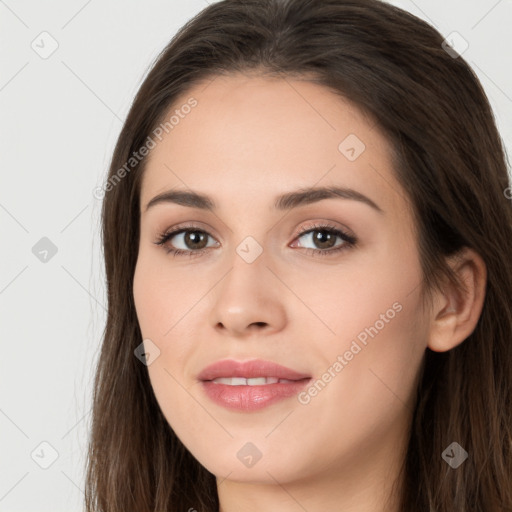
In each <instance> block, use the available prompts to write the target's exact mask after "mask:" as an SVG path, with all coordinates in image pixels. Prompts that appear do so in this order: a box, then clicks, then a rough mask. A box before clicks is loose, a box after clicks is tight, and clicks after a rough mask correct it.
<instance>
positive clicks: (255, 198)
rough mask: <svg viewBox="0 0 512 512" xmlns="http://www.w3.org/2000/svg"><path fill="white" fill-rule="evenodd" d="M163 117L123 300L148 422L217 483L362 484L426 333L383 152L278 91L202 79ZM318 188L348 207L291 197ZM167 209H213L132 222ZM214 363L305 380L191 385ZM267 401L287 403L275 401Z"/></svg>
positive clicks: (405, 226)
mask: <svg viewBox="0 0 512 512" xmlns="http://www.w3.org/2000/svg"><path fill="white" fill-rule="evenodd" d="M191 98H194V99H193V100H192V99H191ZM186 105H189V106H190V105H191V106H190V107H187V106H186ZM176 110H177V112H176ZM171 115H174V118H173V120H172V121H171V122H170V124H168V125H167V128H166V129H163V130H160V131H159V132H157V133H158V134H159V136H160V138H161V141H160V140H159V139H158V137H155V136H152V137H153V140H154V142H155V143H156V144H155V145H154V147H153V149H152V150H151V153H150V155H149V159H148V162H147V167H146V170H145V175H144V179H143V183H142V189H141V224H140V228H141V232H140V244H139V254H138V260H137V266H136V270H135V277H134V289H133V293H134V298H135V305H136V310H137V317H138V321H139V324H140V328H141V332H142V336H143V339H144V340H145V341H144V348H145V349H146V351H147V352H148V353H149V354H150V355H149V359H148V361H149V365H148V371H149V377H150V380H151V384H152V386H153V389H154V392H155V395H156V398H157V400H158V403H159V405H160V407H161V410H162V412H163V414H164V415H165V417H166V419H167V421H168V422H169V424H170V426H171V427H172V429H173V430H174V432H175V433H176V434H177V436H178V437H179V438H180V439H181V441H182V442H183V444H184V445H185V446H186V447H187V448H188V450H189V451H190V452H191V453H192V454H193V455H194V456H195V457H196V458H197V459H198V461H199V462H200V463H201V464H202V465H203V466H205V467H206V468H207V469H208V470H209V471H210V472H212V473H214V474H215V475H217V476H218V477H219V478H224V477H227V476H228V475H229V477H228V479H229V480H238V481H246V482H249V481H250V482H269V483H276V482H279V483H281V484H284V483H286V482H292V481H297V480H303V479H312V478H316V477H318V476H321V475H322V473H324V472H325V473H327V472H328V473H329V475H333V474H334V473H333V472H335V473H336V474H337V475H343V476H344V478H346V479H347V481H350V479H358V480H359V481H360V479H361V478H362V477H363V478H368V479H370V478H373V477H372V474H374V473H375V474H377V471H378V468H383V467H388V466H389V464H390V461H392V460H397V458H398V457H399V455H400V448H401V446H402V444H401V443H403V440H404V437H405V432H406V429H407V427H408V421H409V418H410V414H411V411H412V407H413V402H412V400H413V398H412V397H413V392H414V386H415V384H416V379H417V375H418V371H419V368H420V364H421V361H422V357H423V354H424V351H425V348H426V346H427V334H428V333H427V326H428V322H427V321H426V320H427V319H426V318H425V317H424V313H423V312H422V308H421V301H420V281H421V269H420V262H419V254H418V247H417V239H416V234H415V228H414V224H413V220H412V213H411V210H410V206H409V205H408V203H407V202H406V199H405V194H404V192H403V190H402V189H401V187H400V185H399V184H398V182H397V181H396V180H395V178H394V176H393V169H392V166H391V160H390V153H389V146H388V144H387V141H386V139H385V138H384V137H383V135H382V134H381V133H379V130H378V128H377V127H374V126H373V125H372V123H371V122H370V121H369V120H368V119H367V118H365V117H364V116H363V115H362V114H361V113H360V112H359V111H358V110H357V109H356V108H354V107H353V106H352V105H351V104H349V103H347V102H345V101H343V100H342V99H340V97H338V96H336V95H334V94H333V93H331V92H329V91H328V90H326V89H325V88H323V87H322V86H319V85H316V84H313V83H309V82H305V81H295V80H292V79H286V80H285V79H266V78H250V77H247V76H242V75H232V76H229V77H216V78H215V79H214V80H213V81H211V82H204V83H202V84H201V85H199V86H195V87H194V88H193V89H191V90H190V91H188V92H187V94H185V95H183V96H182V97H181V98H180V99H179V101H177V102H176V104H175V105H174V107H173V112H170V113H169V115H168V116H167V118H166V121H167V120H169V118H170V117H171ZM160 133H163V136H162V135H160ZM324 187H325V188H331V187H337V188H339V189H350V190H351V191H352V192H346V193H342V192H339V193H338V194H335V193H331V194H323V195H322V194H316V195H315V194H311V195H302V192H304V191H306V190H308V189H310V188H311V189H313V188H315V189H316V188H324ZM166 192H172V193H177V192H183V193H186V194H200V195H201V196H208V197H209V198H210V201H211V203H212V204H211V205H210V208H205V207H204V206H205V205H204V204H202V202H200V201H192V199H191V196H185V195H182V196H181V199H179V198H178V199H176V200H175V201H173V200H172V198H171V197H170V195H169V197H167V200H165V199H162V198H160V199H161V200H159V201H154V202H153V204H152V205H151V206H150V207H149V208H148V207H147V206H148V203H149V202H150V201H151V200H153V199H154V198H155V197H156V196H159V195H161V194H164V193H166ZM298 192H300V193H299V194H298V195H296V194H297V193H298ZM282 196H284V197H285V199H281V200H280V199H279V198H280V197H282ZM363 196H364V197H363ZM175 197H177V196H175ZM203 202H204V201H203ZM276 204H277V207H276ZM185 227H186V228H188V229H189V231H185V232H181V233H178V234H175V235H174V236H173V237H171V238H170V239H168V240H167V241H166V242H165V244H163V245H157V244H156V242H157V241H158V240H159V237H160V235H162V234H164V233H169V232H171V231H176V230H178V229H177V228H180V229H183V228H185ZM326 229H327V231H326ZM329 230H330V231H329ZM333 230H338V231H333ZM178 231H179V230H178ZM302 231H303V232H304V233H302V234H301V232H302ZM339 233H342V235H340V234H339ZM343 233H346V234H347V235H348V236H349V237H352V239H350V238H344V235H343ZM354 239H355V243H353V244H352V243H351V242H350V240H352V241H354ZM173 249H178V250H181V251H182V254H178V255H174V254H173V253H172V252H169V251H171V250H173ZM201 249H204V250H203V251H202V252H199V251H201ZM141 341H142V340H141ZM226 359H229V360H235V361H238V362H244V361H248V360H253V359H259V360H264V361H270V362H273V363H277V364H279V365H281V366H284V367H287V368H289V369H292V370H294V371H295V372H298V373H299V374H301V375H303V376H306V377H309V381H305V380H304V381H301V382H299V383H297V382H295V383H283V382H278V383H274V384H271V383H267V384H263V383H264V382H266V381H250V383H249V384H253V385H254V386H253V387H252V388H251V387H250V386H249V384H246V385H241V386H238V387H236V386H233V385H229V382H228V381H224V382H225V383H224V384H219V383H216V382H210V383H207V384H205V383H204V382H203V381H202V380H200V378H199V375H200V373H201V372H202V370H203V369H204V368H205V367H207V366H209V365H211V364H212V363H215V362H217V361H221V360H226ZM141 364H142V363H141ZM226 372H227V373H230V374H229V375H220V376H221V377H226V378H229V377H233V376H237V375H234V373H235V372H234V371H232V370H224V373H226ZM262 372H263V373H264V372H267V373H269V374H270V373H272V372H271V370H265V369H263V370H262ZM220 373H222V371H221V372H220ZM218 376H219V375H218ZM254 376H255V374H253V375H252V377H254ZM260 376H261V375H260ZM238 377H240V375H238ZM267 377H272V375H267ZM276 378H278V377H276ZM281 378H283V377H282V376H281ZM230 382H231V384H235V383H238V384H240V383H243V382H245V381H230ZM270 382H272V381H270ZM215 386H220V387H218V388H215ZM265 386H270V387H265ZM282 389H285V390H286V393H288V394H291V395H290V396H278V397H277V398H276V397H275V396H274V393H277V394H278V395H279V390H282ZM276 390H277V391H276ZM216 391H217V393H215V392H216ZM286 393H285V394H286ZM213 395H216V396H217V399H213V398H212V397H213ZM219 396H220V398H219ZM269 396H273V397H274V398H272V400H266V399H267V398H268V397H269ZM251 397H252V398H251ZM230 404H231V405H230ZM369 468H371V469H369Z"/></svg>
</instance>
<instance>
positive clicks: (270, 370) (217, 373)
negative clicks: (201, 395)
mask: <svg viewBox="0 0 512 512" xmlns="http://www.w3.org/2000/svg"><path fill="white" fill-rule="evenodd" d="M219 377H244V378H246V379H251V378H255V377H275V378H278V379H287V380H301V379H307V378H310V377H311V376H310V375H307V374H305V373H300V372H297V371H295V370H292V369H291V368H286V367H285V366H281V365H280V364H277V363H274V362H272V361H264V360H262V359H251V360H250V361H235V360H233V359H224V360H222V361H217V362H216V363H213V364H211V365H209V366H207V367H206V368H204V369H203V370H202V371H201V373H200V374H199V375H198V376H197V378H198V379H199V380H203V381H207V380H213V379H217V378H219Z"/></svg>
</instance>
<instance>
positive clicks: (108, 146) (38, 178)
mask: <svg viewBox="0 0 512 512" xmlns="http://www.w3.org/2000/svg"><path fill="white" fill-rule="evenodd" d="M391 3H393V4H395V5H397V6H399V7H402V8H404V9H406V10H408V11H410V12H412V13H413V14H416V15H417V16H419V17H421V18H423V19H424V20H426V21H428V22H430V23H431V24H432V25H434V26H435V27H436V28H437V29H438V30H439V31H440V32H441V33H442V34H443V35H444V36H448V35H449V34H450V33H452V32H453V31H456V32H458V33H459V34H461V36H462V37H463V38H464V39H465V40H466V41H467V42H468V43H469V47H468V48H467V50H466V51H465V52H464V54H463V56H464V58H465V59H466V60H467V61H468V62H469V64H470V65H471V66H472V67H473V69H474V70H475V71H476V72H477V74H478V76H479V78H480V80H481V81H482V84H483V86H484V88H485V90H486V92H487V94H488V96H489V98H490V101H491V104H492V107H493V109H494V112H495V115H496V119H497V123H498V127H499V129H500V131H501V134H502V137H503V139H504V141H505V144H506V146H507V151H508V153H509V154H511V145H512V71H511V70H512V52H511V48H512V36H511V30H510V27H511V26H512V1H511V0H501V1H496V0H489V1H476V0H473V1H467V0H457V1H446V0H443V1H440V0H435V1H432V0H415V1H412V0H403V1H393V2H391ZM206 5H207V2H206V1H205V0H195V1H189V0H187V1H186V2H185V1H180V2H177V1H165V2H164V1H157V0H152V1H146V2H141V1H138V2H121V1H120V0H118V1H115V0H106V1H103V2H100V1H99V0H89V1H84V0H73V1H67V2H64V0H49V1H46V2H35V1H32V2H29V1H19V2H15V1H14V0H7V1H2V0H0V24H1V30H0V37H1V39H2V41H1V45H0V53H1V56H0V58H1V60H0V62H1V73H0V108H1V117H0V126H1V134H0V141H1V142H0V143H1V152H0V155H1V172H2V187H1V188H0V225H1V226H2V249H3V250H2V252H1V254H2V264H1V266H0V308H1V319H2V321H1V323H0V329H1V332H0V335H1V340H2V341H1V343H2V356H1V357H0V365H1V367H0V375H1V378H2V387H1V389H0V432H1V438H0V439H1V441H0V446H1V454H0V460H1V473H0V511H7V510H9V511H25V512H26V511H28V510H34V511H35V510H38V511H41V512H43V511H52V512H57V511H72V510H82V509H83V488H84V485H83V479H84V474H83V469H84V462H85V449H86V446H87V432H88V426H89V420H90V398H89V397H90V393H91V384H92V378H93V363H94V362H95V360H96V357H97V355H98V349H99V341H100V337H101V333H102V330H103V326H104V322H105V305H106V298H105V287H104V273H103V267H102V251H101V244H100V239H99V213H100V206H101V202H100V201H99V200H98V199H96V198H95V197H94V196H93V190H94V189H95V188H96V187H98V186H100V185H101V184H102V182H103V179H104V176H105V173H106V172H107V167H108V164H109V160H110V157H111V154H112V151H113V148H114V144H115V141H116V138H117V136H118V134H119V131H120V129H121V125H122V122H123V120H124V118H125V116H126V114H127V111H128V108H129V106H130V103H131V101H132V99H133V96H134V94H135V92H136V91H137V88H138V87H139V85H140V83H141V81H142V78H143V77H144V76H145V74H146V73H147V71H148V68H149V66H150V64H151V62H152V61H153V59H154V58H155V57H156V55H157V54H158V53H159V51H160V50H161V49H162V48H163V47H164V46H165V44H166V43H167V42H168V41H169V40H170V38H171V37H172V36H173V35H174V33H175V32H176V30H177V29H178V28H179V27H180V26H182V25H183V24H184V23H185V22H186V21H187V20H188V19H190V18H191V17H192V16H193V15H195V14H196V13H197V12H199V11H200V10H201V9H203V8H204V7H205V6H206ZM45 31H46V32H48V34H50V35H49V36H48V35H42V36H41V35H40V34H41V33H42V32H45ZM55 44H58V48H57V49H56V50H55V51H54V53H52V54H51V55H47V53H49V52H50V51H51V50H52V45H55ZM43 57H45V58H43ZM44 237H46V238H47V239H48V240H49V241H50V242H49V241H48V240H42V241H41V239H42V238H44ZM34 247H35V248H34ZM52 247H54V248H56V250H57V252H56V253H55V254H53V253H52ZM45 250H47V251H48V252H47V253H45V252H44V251H45ZM53 250H55V249H53ZM41 259H42V260H43V261H41ZM41 443H49V444H41ZM54 450H55V452H54ZM57 454H58V455H57ZM41 466H48V467H47V468H46V469H44V467H41Z"/></svg>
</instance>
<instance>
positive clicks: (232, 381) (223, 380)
mask: <svg viewBox="0 0 512 512" xmlns="http://www.w3.org/2000/svg"><path fill="white" fill-rule="evenodd" d="M213 382H215V383H216V384H228V385H229V386H244V385H245V384H246V379H244V378H243V377H233V378H232V377H218V378H216V379H213Z"/></svg>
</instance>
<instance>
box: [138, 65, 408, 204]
mask: <svg viewBox="0 0 512 512" xmlns="http://www.w3.org/2000/svg"><path fill="white" fill-rule="evenodd" d="M187 105H195V106H193V107H189V106H187ZM171 117H172V118H173V119H172V123H168V126H167V129H165V128H164V129H163V130H162V135H161V140H158V139H154V140H155V142H156V145H155V147H154V148H153V149H152V150H151V152H150V154H149V156H148V160H147V162H146V167H145V172H144V178H143V182H142V191H141V206H143V205H145V204H147V202H148V201H149V200H150V199H151V198H152V197H153V196H154V195H156V194H158V193H160V192H162V191H164V190H167V189H170V188H173V187H181V188H192V189H195V188H197V189H200V190H201V191H207V192H208V193H211V194H212V195H215V196H218V197H221V196H222V193H223V191H226V194H227V196H226V198H223V199H227V200H229V197H231V198H232V194H233V193H235V192H236V191H237V190H238V191H239V192H240V194H242V193H243V190H251V191H252V197H253V198H254V197H256V196H258V195H266V196H267V197H268V196H269V194H270V193H271V195H272V197H274V195H276V194H277V193H278V192H284V191H287V190H291V189H296V188H297V187H300V186H304V187H309V186H313V185H329V184H337V185H343V186H346V187H353V188H359V189H361V188H364V189H365V193H366V194H367V195H370V196H372V195H373V196H374V197H380V198H381V204H383V205H384V208H385V205H386V203H388V202H389V203H391V202H393V201H395V200H396V197H395V198H393V197H391V196H393V195H396V193H397V191H398V189H399V185H398V184H397V183H396V182H395V181H394V177H393V175H392V162H391V155H390V147H389V144H388V141H387V140H386V138H385V137H384V136H383V135H382V134H381V133H380V131H379V130H378V128H377V127H376V126H375V123H374V122H373V121H372V120H370V119H369V118H368V117H367V116H365V115H364V113H363V112H361V111H360V110H359V109H357V108H356V107H355V106H354V105H353V104H351V103H350V102H348V101H347V100H345V99H343V98H342V97H341V96H339V95H337V94H335V93H333V92H331V91H330V90H328V89H327V88H325V87H323V86H321V85H318V84H315V83H312V82H308V81H305V80H296V79H291V78H266V77H257V76H247V75H242V74H239V75H232V76H216V77H214V78H213V79H212V78H210V79H209V80H207V81H204V82H202V83H199V84H196V85H195V86H194V87H192V88H190V89H189V90H187V91H186V92H185V93H183V94H182V95H181V96H180V97H179V98H177V99H176V100H175V102H174V104H173V106H172V108H171V109H170V110H169V112H168V114H167V116H166V118H165V120H164V123H165V121H166V120H167V121H168V120H170V119H171ZM272 191H275V193H276V194H274V193H273V192H272ZM386 195H388V196H389V197H386ZM399 195H400V194H399ZM240 197H243V196H240ZM272 197H268V201H270V200H271V199H272ZM247 198H248V197H247Z"/></svg>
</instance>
